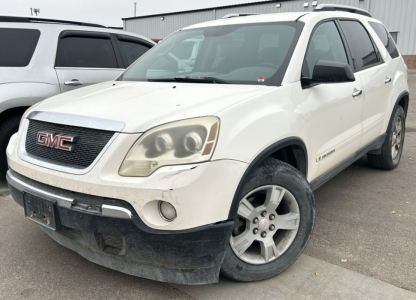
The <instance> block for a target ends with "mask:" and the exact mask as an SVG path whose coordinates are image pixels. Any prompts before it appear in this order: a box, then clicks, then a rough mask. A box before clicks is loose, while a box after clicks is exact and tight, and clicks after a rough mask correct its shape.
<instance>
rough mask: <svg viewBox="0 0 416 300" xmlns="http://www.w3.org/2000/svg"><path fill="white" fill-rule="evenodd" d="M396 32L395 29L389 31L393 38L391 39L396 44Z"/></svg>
mask: <svg viewBox="0 0 416 300" xmlns="http://www.w3.org/2000/svg"><path fill="white" fill-rule="evenodd" d="M397 34H398V32H397V31H393V32H390V36H391V38H392V39H393V41H394V42H395V43H396V45H397Z"/></svg>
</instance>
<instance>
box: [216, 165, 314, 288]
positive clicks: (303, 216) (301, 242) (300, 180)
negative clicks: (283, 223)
mask: <svg viewBox="0 0 416 300" xmlns="http://www.w3.org/2000/svg"><path fill="white" fill-rule="evenodd" d="M270 185H272V186H273V185H276V186H280V187H282V188H284V189H286V190H287V191H289V192H290V193H291V194H292V195H293V196H294V197H295V199H296V201H297V204H298V208H299V215H300V216H299V221H298V229H297V233H296V236H295V237H294V240H293V241H292V243H291V244H290V246H289V247H288V248H287V250H285V251H284V252H283V254H281V255H280V256H278V257H277V258H274V260H272V261H269V262H263V263H262V264H254V263H248V262H247V261H244V260H243V259H242V258H240V257H238V256H237V255H236V254H235V252H234V251H233V248H232V246H231V241H230V242H229V243H228V246H227V249H226V254H225V258H224V261H223V264H222V266H221V274H222V275H223V276H225V277H227V278H229V279H232V280H236V281H243V282H248V281H257V280H263V279H267V278H270V277H273V276H275V275H277V274H279V273H281V272H283V271H284V270H286V269H287V268H288V267H290V266H291V265H292V264H293V263H294V262H295V261H296V259H297V258H298V257H299V256H300V255H301V253H302V251H303V250H304V249H305V247H306V245H307V243H308V241H309V238H310V236H311V233H312V229H313V226H314V222H315V198H314V195H313V192H312V190H311V188H310V186H309V183H308V181H307V180H306V179H305V177H304V176H303V175H302V174H301V173H300V172H299V171H298V170H297V169H295V168H293V167H292V166H290V165H288V164H286V163H284V162H282V161H279V160H277V159H274V158H267V159H266V160H265V161H264V162H262V163H261V164H260V165H259V166H258V167H257V168H256V169H255V170H253V171H252V173H251V174H250V175H249V176H248V178H247V179H246V181H245V183H244V187H243V191H242V193H241V195H240V197H239V199H242V198H243V197H245V195H247V194H249V193H250V191H253V190H255V189H257V188H259V187H262V186H270ZM240 203H241V202H240ZM277 217H278V216H276V219H277ZM273 234H274V233H273Z"/></svg>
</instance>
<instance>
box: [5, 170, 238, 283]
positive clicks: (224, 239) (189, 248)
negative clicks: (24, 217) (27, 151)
mask: <svg viewBox="0 0 416 300" xmlns="http://www.w3.org/2000/svg"><path fill="white" fill-rule="evenodd" d="M7 182H8V185H9V188H10V191H11V194H12V196H13V198H14V200H15V201H16V202H17V203H18V204H20V205H21V206H24V201H23V198H24V193H31V194H35V195H37V196H39V197H42V198H44V199H47V200H54V201H57V203H58V205H56V219H57V222H58V223H59V225H58V227H57V228H58V229H57V230H56V231H53V230H51V229H49V228H46V227H42V229H43V230H44V231H45V232H46V233H47V234H48V235H49V236H51V237H52V238H53V239H54V240H55V241H57V242H58V243H60V244H61V245H63V246H65V247H67V248H69V249H71V250H73V251H75V252H77V253H78V254H80V255H81V256H83V257H84V258H86V259H88V260H90V261H92V262H94V263H97V264H99V265H102V266H105V267H108V268H111V269H114V270H117V271H120V272H123V273H127V274H130V275H135V276H139V277H144V278H149V279H153V280H158V281H164V282H170V283H179V284H208V283H215V282H218V276H219V271H220V267H221V263H222V261H223V259H224V256H225V249H226V247H227V245H228V242H229V239H230V236H231V231H232V227H233V222H232V221H229V222H222V223H219V224H213V225H207V226H202V227H198V228H193V229H188V230H176V231H172V230H169V231H168V230H156V229H153V228H150V227H148V226H147V225H146V224H145V223H144V222H143V221H142V220H141V218H140V217H139V216H138V214H137V213H136V211H135V210H134V208H133V206H132V205H131V204H130V203H128V202H126V201H122V200H118V199H109V198H104V197H98V196H92V195H88V194H82V193H77V192H72V191H68V190H63V189H60V188H56V187H52V186H48V185H46V184H43V183H40V182H37V181H34V180H32V179H29V178H27V177H24V176H22V175H21V174H18V173H16V172H14V171H12V170H10V171H9V172H8V173H7ZM65 199H77V200H78V201H80V202H82V203H84V204H85V203H86V204H93V205H94V206H95V207H96V206H101V207H102V206H103V205H105V206H107V207H108V208H112V209H108V210H106V211H105V210H98V212H97V211H95V212H91V211H88V210H87V209H83V207H87V206H88V205H87V206H86V205H84V206H78V207H76V206H68V205H65V204H66V203H65V201H64V200H65ZM117 208H120V209H119V210H118V209H117ZM120 211H121V212H124V214H120V215H117V212H120ZM128 212H130V213H131V214H130V215H129V214H128Z"/></svg>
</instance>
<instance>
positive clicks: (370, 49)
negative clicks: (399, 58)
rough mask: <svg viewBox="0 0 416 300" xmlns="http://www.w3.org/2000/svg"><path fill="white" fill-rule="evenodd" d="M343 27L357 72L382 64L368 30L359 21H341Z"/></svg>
mask: <svg viewBox="0 0 416 300" xmlns="http://www.w3.org/2000/svg"><path fill="white" fill-rule="evenodd" d="M340 23H341V26H342V29H343V31H344V32H345V35H346V37H347V41H348V44H349V46H350V49H351V54H352V57H353V63H354V68H355V70H362V69H365V68H368V67H371V66H373V65H376V64H378V63H379V62H380V60H381V59H380V56H379V53H378V52H377V51H376V49H375V48H374V45H373V42H372V41H371V38H370V36H369V35H368V32H367V30H365V28H364V26H363V25H361V23H360V22H358V21H346V20H341V22H340Z"/></svg>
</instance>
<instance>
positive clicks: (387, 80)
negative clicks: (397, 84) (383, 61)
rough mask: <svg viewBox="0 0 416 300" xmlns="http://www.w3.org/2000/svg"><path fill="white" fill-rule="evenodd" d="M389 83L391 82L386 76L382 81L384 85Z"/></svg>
mask: <svg viewBox="0 0 416 300" xmlns="http://www.w3.org/2000/svg"><path fill="white" fill-rule="evenodd" d="M390 82H391V78H390V77H387V76H386V79H384V83H385V84H387V83H390Z"/></svg>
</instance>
